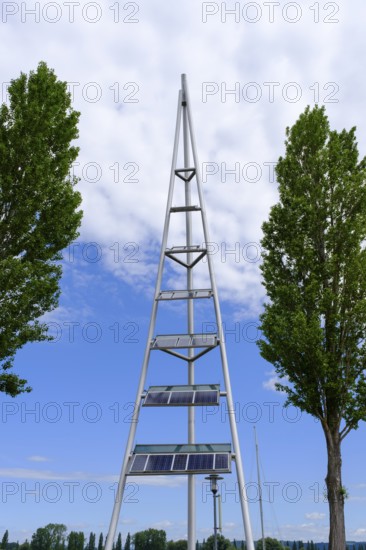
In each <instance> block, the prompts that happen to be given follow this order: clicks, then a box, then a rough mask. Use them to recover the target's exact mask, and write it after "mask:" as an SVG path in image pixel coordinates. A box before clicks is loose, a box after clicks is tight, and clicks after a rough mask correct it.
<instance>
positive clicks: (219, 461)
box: [215, 454, 229, 470]
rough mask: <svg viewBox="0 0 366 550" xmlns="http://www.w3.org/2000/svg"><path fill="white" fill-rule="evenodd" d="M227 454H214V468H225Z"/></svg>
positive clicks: (226, 466) (227, 463)
mask: <svg viewBox="0 0 366 550" xmlns="http://www.w3.org/2000/svg"><path fill="white" fill-rule="evenodd" d="M228 458H229V457H228V455H227V454H226V455H223V454H217V455H215V470H227V468H228V466H229V461H228Z"/></svg>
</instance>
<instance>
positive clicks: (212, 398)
mask: <svg viewBox="0 0 366 550" xmlns="http://www.w3.org/2000/svg"><path fill="white" fill-rule="evenodd" d="M217 402H218V398H217V391H196V396H195V398H194V403H195V405H198V404H199V403H203V404H205V405H206V404H208V403H217Z"/></svg>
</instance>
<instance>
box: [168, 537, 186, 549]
mask: <svg viewBox="0 0 366 550" xmlns="http://www.w3.org/2000/svg"><path fill="white" fill-rule="evenodd" d="M166 547H167V550H187V548H188V543H187V541H186V540H183V539H181V540H176V541H173V540H170V541H169V542H168V543H167V546H166Z"/></svg>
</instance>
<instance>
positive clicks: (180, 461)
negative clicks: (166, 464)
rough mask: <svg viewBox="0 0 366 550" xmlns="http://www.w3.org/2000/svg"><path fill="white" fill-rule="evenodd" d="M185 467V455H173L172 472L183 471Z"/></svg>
mask: <svg viewBox="0 0 366 550" xmlns="http://www.w3.org/2000/svg"><path fill="white" fill-rule="evenodd" d="M186 465H187V455H175V458H174V464H173V470H185V469H186Z"/></svg>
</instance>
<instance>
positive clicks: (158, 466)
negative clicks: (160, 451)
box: [146, 455, 174, 472]
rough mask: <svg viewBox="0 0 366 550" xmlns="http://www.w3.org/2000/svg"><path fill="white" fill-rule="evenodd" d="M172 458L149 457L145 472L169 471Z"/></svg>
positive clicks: (168, 456) (165, 456)
mask: <svg viewBox="0 0 366 550" xmlns="http://www.w3.org/2000/svg"><path fill="white" fill-rule="evenodd" d="M173 458H174V457H173V455H150V456H149V459H148V461H147V466H146V471H149V472H164V471H166V470H170V469H171V467H172V462H173Z"/></svg>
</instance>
